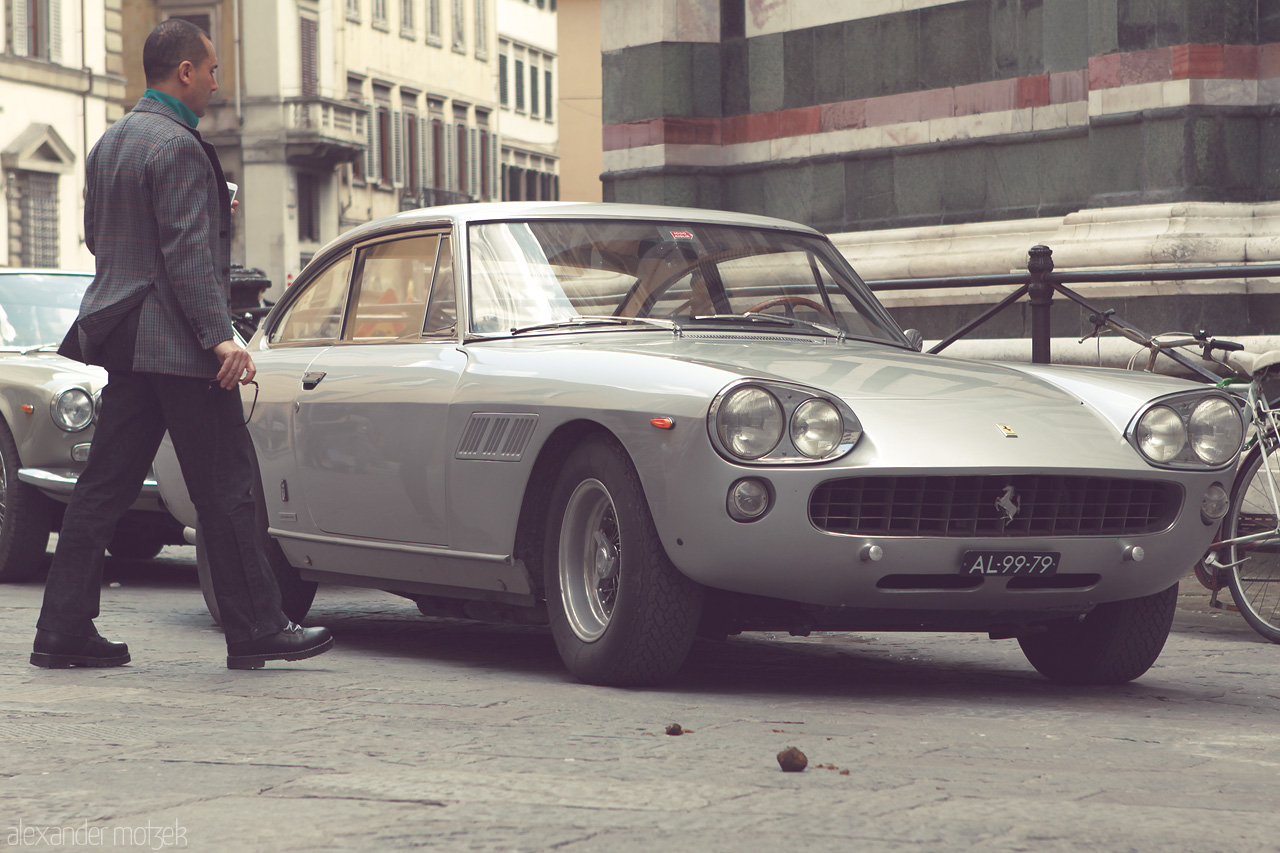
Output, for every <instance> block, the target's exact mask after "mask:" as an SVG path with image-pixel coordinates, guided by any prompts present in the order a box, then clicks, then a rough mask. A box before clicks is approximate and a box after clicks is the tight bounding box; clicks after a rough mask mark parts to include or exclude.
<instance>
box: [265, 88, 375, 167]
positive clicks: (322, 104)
mask: <svg viewBox="0 0 1280 853" xmlns="http://www.w3.org/2000/svg"><path fill="white" fill-rule="evenodd" d="M284 119H285V143H286V145H287V151H286V156H287V158H288V160H289V162H290V163H292V164H294V165H295V166H306V167H308V168H312V169H332V168H333V167H334V166H336V165H338V164H339V163H350V162H352V161H354V160H356V159H357V158H359V157H361V156H362V155H363V154H364V150H365V146H366V144H367V139H366V136H365V133H366V131H365V122H366V121H367V120H368V111H367V110H366V109H365V107H364V106H362V105H360V104H354V103H351V102H350V101H338V100H334V99H332V98H322V97H320V96H318V95H309V96H304V97H301V98H285V100H284Z"/></svg>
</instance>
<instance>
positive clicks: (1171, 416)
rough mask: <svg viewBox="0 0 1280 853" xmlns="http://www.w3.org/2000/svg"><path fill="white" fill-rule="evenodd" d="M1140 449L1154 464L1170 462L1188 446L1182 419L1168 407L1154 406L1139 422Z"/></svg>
mask: <svg viewBox="0 0 1280 853" xmlns="http://www.w3.org/2000/svg"><path fill="white" fill-rule="evenodd" d="M1137 438H1138V449H1139V450H1141V451H1142V453H1143V455H1144V456H1146V457H1147V458H1148V459H1150V460H1151V461H1153V462H1168V461H1169V460H1171V459H1173V458H1174V457H1176V456H1177V455H1178V454H1179V453H1181V452H1182V449H1183V448H1184V447H1186V445H1187V430H1186V427H1184V426H1183V425H1182V418H1181V417H1179V415H1178V413H1177V412H1175V411H1174V410H1173V409H1171V408H1169V407H1168V406H1152V407H1151V408H1150V409H1148V410H1147V412H1146V414H1144V415H1143V416H1142V419H1141V420H1139V421H1138V434H1137Z"/></svg>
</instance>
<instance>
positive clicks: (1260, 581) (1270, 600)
mask: <svg viewBox="0 0 1280 853" xmlns="http://www.w3.org/2000/svg"><path fill="white" fill-rule="evenodd" d="M1263 461H1264V457H1263V455H1262V445H1261V444H1259V445H1257V446H1255V447H1254V448H1253V449H1252V450H1250V451H1249V453H1248V454H1247V455H1246V456H1245V459H1244V464H1243V465H1242V466H1241V467H1240V473H1239V475H1238V476H1237V477H1236V484H1235V487H1234V488H1233V489H1232V494H1231V509H1230V510H1228V511H1227V517H1226V518H1225V519H1224V520H1223V522H1222V536H1223V539H1234V538H1235V537H1237V536H1247V535H1249V534H1251V533H1262V532H1265V531H1274V530H1275V529H1276V526H1277V525H1276V520H1277V517H1278V516H1280V513H1278V512H1277V508H1276V506H1275V504H1274V502H1273V501H1272V500H1271V487H1270V485H1269V483H1268V482H1267V474H1266V472H1265V471H1264V470H1263ZM1272 463H1273V464H1280V458H1276V457H1274V456H1273V457H1272ZM1227 564H1228V565H1229V566H1231V568H1229V569H1228V570H1227V586H1228V587H1230V589H1231V599H1232V601H1234V602H1235V605H1236V608H1237V609H1238V610H1239V611H1240V615H1241V616H1243V617H1244V621H1246V622H1248V623H1249V627H1251V628H1253V630H1255V631H1257V632H1258V634H1259V635H1260V636H1262V637H1264V638H1266V639H1267V640H1269V641H1271V642H1273V643H1280V538H1275V537H1273V538H1271V539H1264V540H1260V541H1258V542H1256V543H1250V544H1248V545H1232V546H1231V548H1230V553H1229V559H1228V560H1227Z"/></svg>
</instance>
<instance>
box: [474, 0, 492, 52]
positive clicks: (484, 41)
mask: <svg viewBox="0 0 1280 853" xmlns="http://www.w3.org/2000/svg"><path fill="white" fill-rule="evenodd" d="M487 7H488V4H487V2H486V0H476V56H478V57H480V58H482V59H483V58H484V57H486V56H488V55H489V19H488V17H487V16H488V11H487Z"/></svg>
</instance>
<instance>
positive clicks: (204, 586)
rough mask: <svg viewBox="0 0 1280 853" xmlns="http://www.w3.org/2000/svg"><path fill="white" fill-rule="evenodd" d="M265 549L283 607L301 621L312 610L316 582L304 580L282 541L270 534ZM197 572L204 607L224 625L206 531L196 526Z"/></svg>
mask: <svg viewBox="0 0 1280 853" xmlns="http://www.w3.org/2000/svg"><path fill="white" fill-rule="evenodd" d="M266 540H267V542H266V546H265V550H266V552H267V562H268V564H270V566H271V572H272V574H274V575H275V577H276V584H277V585H278V586H279V587H280V609H281V610H283V611H284V615H285V616H288V617H289V619H290V620H291V621H293V622H301V621H302V620H303V619H305V618H306V616H307V612H308V611H310V610H311V603H312V602H313V601H315V598H316V587H317V586H318V584H316V582H315V581H308V580H303V579H302V576H301V575H300V574H298V570H297V569H295V568H294V567H293V565H292V564H291V563H290V562H289V560H288V558H287V557H285V555H284V551H282V550H281V549H280V543H278V542H276V540H275V539H274V538H272V537H271V536H267V537H266ZM196 574H197V576H198V577H199V578H200V592H201V594H202V595H204V603H205V606H206V607H208V608H209V615H210V616H212V617H213V621H214V622H215V623H216V624H218V625H221V624H222V614H221V613H220V612H219V611H218V599H217V598H216V597H215V596H214V594H213V578H212V575H211V574H210V572H209V553H208V550H207V549H206V547H205V544H204V533H203V532H202V531H201V530H200V528H196Z"/></svg>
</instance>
